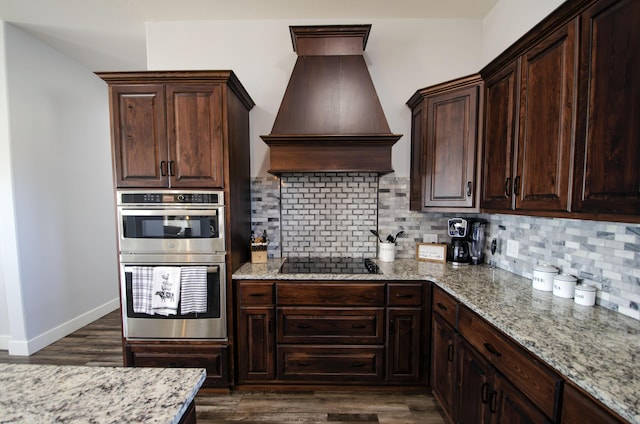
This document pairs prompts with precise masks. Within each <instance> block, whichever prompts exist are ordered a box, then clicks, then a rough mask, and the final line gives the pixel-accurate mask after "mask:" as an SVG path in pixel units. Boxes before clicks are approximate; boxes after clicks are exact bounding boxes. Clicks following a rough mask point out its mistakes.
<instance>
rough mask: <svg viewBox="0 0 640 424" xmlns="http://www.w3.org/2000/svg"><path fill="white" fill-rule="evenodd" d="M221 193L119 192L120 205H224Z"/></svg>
mask: <svg viewBox="0 0 640 424" xmlns="http://www.w3.org/2000/svg"><path fill="white" fill-rule="evenodd" d="M223 198H224V196H223V193H222V192H221V191H152V192H141V191H119V192H118V205H175V204H194V205H222V204H223Z"/></svg>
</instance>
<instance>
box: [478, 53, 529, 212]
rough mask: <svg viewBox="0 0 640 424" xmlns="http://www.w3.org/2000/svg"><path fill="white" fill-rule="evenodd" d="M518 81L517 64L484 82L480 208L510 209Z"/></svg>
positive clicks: (518, 63)
mask: <svg viewBox="0 0 640 424" xmlns="http://www.w3.org/2000/svg"><path fill="white" fill-rule="evenodd" d="M519 80H520V61H519V60H517V61H515V62H513V63H511V64H510V65H509V66H506V67H505V68H504V69H503V70H501V71H500V72H499V73H498V74H496V75H493V76H491V77H489V78H487V80H486V81H485V87H486V88H485V111H484V116H485V121H484V122H485V127H484V141H483V158H484V159H483V164H482V186H481V187H482V191H481V193H482V195H481V198H480V206H481V207H482V208H487V209H512V208H513V205H512V198H513V196H512V194H513V191H512V187H513V179H512V177H511V175H512V172H513V168H514V166H513V158H514V157H515V156H514V141H515V139H516V135H517V130H518V128H517V127H518V120H517V117H518V110H517V107H518V103H519V92H518V90H519Z"/></svg>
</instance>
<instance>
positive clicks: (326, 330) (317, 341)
mask: <svg viewBox="0 0 640 424" xmlns="http://www.w3.org/2000/svg"><path fill="white" fill-rule="evenodd" d="M234 284H235V292H236V296H235V299H236V302H237V308H236V310H237V311H238V312H237V313H238V315H237V323H238V326H237V336H236V344H237V361H236V363H237V376H238V382H239V383H241V384H261V385H262V384H266V383H269V384H281V385H291V384H296V385H301V384H314V385H322V384H326V385H336V384H350V385H359V384H366V385H370V384H375V385H413V386H417V385H424V384H426V383H427V369H428V367H427V364H428V354H429V352H428V349H426V346H428V345H427V344H425V343H424V341H425V340H429V333H430V331H429V330H430V326H428V325H427V323H428V319H429V317H430V304H431V302H430V296H431V285H430V283H429V282H422V281H420V282H407V281H404V282H385V281H377V282H371V281H367V282H362V281H361V282H358V281H335V280H331V281H293V280H287V281H280V280H275V281H265V280H261V281H251V280H241V281H236V282H235V283H234Z"/></svg>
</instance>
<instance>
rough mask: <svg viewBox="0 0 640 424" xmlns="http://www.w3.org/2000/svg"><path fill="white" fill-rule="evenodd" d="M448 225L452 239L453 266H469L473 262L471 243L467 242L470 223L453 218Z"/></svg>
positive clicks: (451, 255) (451, 258) (450, 256)
mask: <svg viewBox="0 0 640 424" xmlns="http://www.w3.org/2000/svg"><path fill="white" fill-rule="evenodd" d="M448 224H449V236H450V237H451V252H450V255H449V259H450V260H451V263H452V264H453V266H459V265H468V264H469V262H470V260H471V256H470V255H469V242H468V241H467V236H468V231H469V223H468V222H467V220H466V219H463V218H451V219H449V221H448Z"/></svg>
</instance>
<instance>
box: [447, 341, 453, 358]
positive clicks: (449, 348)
mask: <svg viewBox="0 0 640 424" xmlns="http://www.w3.org/2000/svg"><path fill="white" fill-rule="evenodd" d="M447 360H448V361H449V362H453V343H451V344H449V347H448V348H447Z"/></svg>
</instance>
